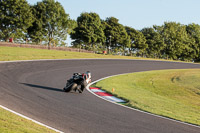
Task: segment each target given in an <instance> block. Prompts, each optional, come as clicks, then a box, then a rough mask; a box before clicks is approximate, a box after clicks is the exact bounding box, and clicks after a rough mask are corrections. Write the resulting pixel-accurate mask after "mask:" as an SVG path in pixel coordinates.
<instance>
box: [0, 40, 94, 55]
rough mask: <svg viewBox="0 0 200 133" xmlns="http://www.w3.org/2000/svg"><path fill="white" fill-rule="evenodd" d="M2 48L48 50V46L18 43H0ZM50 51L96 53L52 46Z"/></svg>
mask: <svg viewBox="0 0 200 133" xmlns="http://www.w3.org/2000/svg"><path fill="white" fill-rule="evenodd" d="M0 46H7V47H23V48H37V49H48V46H44V45H32V44H17V43H8V42H0ZM50 49H52V50H61V51H72V52H84V53H94V51H88V50H84V49H78V48H68V47H52V46H51V47H50Z"/></svg>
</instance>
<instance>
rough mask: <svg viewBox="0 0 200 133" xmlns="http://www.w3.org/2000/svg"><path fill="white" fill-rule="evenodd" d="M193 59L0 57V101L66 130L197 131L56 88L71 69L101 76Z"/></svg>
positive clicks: (107, 132)
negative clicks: (3, 59)
mask: <svg viewBox="0 0 200 133" xmlns="http://www.w3.org/2000/svg"><path fill="white" fill-rule="evenodd" d="M183 68H200V65H198V64H189V63H188V64H187V63H175V62H162V61H141V60H103V59H99V60H95V59H91V60H54V61H52V60H51V61H50V60H49V61H31V62H11V63H0V104H1V105H3V106H5V107H8V108H9V109H12V110H14V111H16V112H19V113H21V114H23V115H25V116H28V117H30V118H32V119H35V120H37V121H39V122H41V123H44V124H46V125H49V126H51V127H54V128H56V129H58V130H61V131H64V132H66V133H68V132H69V133H200V128H199V127H195V126H190V125H186V124H181V123H178V122H175V121H171V120H167V119H163V118H159V117H155V116H152V115H148V114H145V113H142V112H138V111H134V110H130V109H127V108H124V107H121V106H118V105H115V104H112V103H110V102H107V101H105V100H103V99H100V98H98V97H96V96H94V95H93V94H91V93H90V92H88V91H87V90H85V91H84V92H83V94H79V93H65V92H63V91H62V88H63V87H64V85H65V83H66V80H67V79H68V78H70V77H71V76H72V74H73V73H74V72H85V71H87V70H89V71H91V73H92V80H93V81H94V80H97V79H100V78H103V77H106V76H110V75H115V74H121V73H128V72H139V71H149V70H160V69H183Z"/></svg>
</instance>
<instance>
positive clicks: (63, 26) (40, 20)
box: [29, 0, 73, 47]
mask: <svg viewBox="0 0 200 133" xmlns="http://www.w3.org/2000/svg"><path fill="white" fill-rule="evenodd" d="M33 13H34V16H35V21H34V23H33V26H32V27H30V28H29V35H30V37H31V38H32V39H33V40H34V41H39V40H40V41H41V40H43V39H44V38H46V39H47V40H46V41H47V42H48V46H49V47H50V46H51V45H52V44H53V45H57V44H58V42H59V41H61V42H62V41H64V40H66V39H67V34H68V33H69V32H70V31H71V29H72V28H73V27H71V26H72V24H71V23H73V21H72V20H70V18H69V15H68V14H66V13H65V10H64V8H63V6H62V5H61V4H60V3H59V2H55V1H54V0H43V1H42V2H37V4H36V5H34V6H33ZM44 41H45V40H44Z"/></svg>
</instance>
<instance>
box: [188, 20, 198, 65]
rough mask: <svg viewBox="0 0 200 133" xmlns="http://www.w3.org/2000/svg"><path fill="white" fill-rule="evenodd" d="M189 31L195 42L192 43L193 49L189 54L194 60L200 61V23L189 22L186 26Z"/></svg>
mask: <svg viewBox="0 0 200 133" xmlns="http://www.w3.org/2000/svg"><path fill="white" fill-rule="evenodd" d="M186 30H187V33H188V35H189V37H190V38H191V39H193V41H194V42H192V43H191V46H190V47H191V48H192V50H191V51H190V53H189V55H190V56H191V58H193V60H194V61H200V25H198V24H194V23H192V24H189V25H187V26H186Z"/></svg>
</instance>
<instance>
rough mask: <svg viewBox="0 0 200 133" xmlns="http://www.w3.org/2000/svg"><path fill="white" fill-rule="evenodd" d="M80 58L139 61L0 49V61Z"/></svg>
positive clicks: (93, 55)
mask: <svg viewBox="0 0 200 133" xmlns="http://www.w3.org/2000/svg"><path fill="white" fill-rule="evenodd" d="M80 58H113V59H141V58H136V57H128V56H114V55H102V54H93V53H82V52H70V51H57V50H46V49H33V48H20V47H0V60H1V61H13V60H36V59H80Z"/></svg>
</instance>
